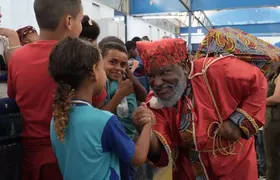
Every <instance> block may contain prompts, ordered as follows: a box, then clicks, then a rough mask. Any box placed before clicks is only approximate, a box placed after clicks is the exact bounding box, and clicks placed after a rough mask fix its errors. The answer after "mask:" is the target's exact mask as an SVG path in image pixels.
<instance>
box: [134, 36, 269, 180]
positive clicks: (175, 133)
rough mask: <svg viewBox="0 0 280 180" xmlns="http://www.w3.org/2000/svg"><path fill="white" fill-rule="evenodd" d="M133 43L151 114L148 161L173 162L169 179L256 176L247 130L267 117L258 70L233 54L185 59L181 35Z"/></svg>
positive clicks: (254, 129) (252, 131)
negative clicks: (144, 75)
mask: <svg viewBox="0 0 280 180" xmlns="http://www.w3.org/2000/svg"><path fill="white" fill-rule="evenodd" d="M137 48H138V50H139V52H140V54H141V57H142V59H143V61H144V66H145V71H146V73H147V75H148V77H149V83H150V86H151V88H152V90H153V91H152V92H151V93H150V94H149V96H148V99H147V104H148V106H149V107H150V108H151V109H152V111H153V112H154V114H155V116H156V124H155V125H154V126H153V138H152V140H151V147H150V152H149V160H150V161H151V162H153V164H154V165H155V166H157V167H163V166H167V165H168V163H172V164H173V179H175V180H182V179H184V180H194V179H196V180H204V179H205V180H207V179H208V180H248V179H250V180H257V179H258V177H257V162H256V152H255V147H254V138H252V136H253V135H254V134H256V133H257V132H258V129H259V128H260V127H261V126H263V124H264V121H265V108H266V93H267V81H266V78H265V77H264V75H263V74H262V72H261V71H260V70H259V69H258V68H257V67H255V66H253V65H251V64H249V63H247V62H244V61H241V60H239V59H237V58H236V57H234V56H232V55H228V56H221V57H219V58H214V57H213V58H208V57H206V58H201V59H197V60H194V61H192V62H187V52H186V44H185V42H184V41H183V40H181V39H164V40H160V41H155V42H138V44H137ZM134 116H141V114H134ZM141 123H142V122H135V124H141ZM139 127H140V126H139ZM138 130H139V131H141V129H140V128H138Z"/></svg>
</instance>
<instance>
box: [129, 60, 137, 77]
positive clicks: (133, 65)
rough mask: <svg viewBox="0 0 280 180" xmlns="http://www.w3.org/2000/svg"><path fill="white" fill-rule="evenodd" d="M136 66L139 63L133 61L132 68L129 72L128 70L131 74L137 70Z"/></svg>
mask: <svg viewBox="0 0 280 180" xmlns="http://www.w3.org/2000/svg"><path fill="white" fill-rule="evenodd" d="M138 65H139V62H138V61H137V60H133V63H132V67H131V70H130V71H131V72H132V74H133V73H134V71H135V70H136V69H137V67H138Z"/></svg>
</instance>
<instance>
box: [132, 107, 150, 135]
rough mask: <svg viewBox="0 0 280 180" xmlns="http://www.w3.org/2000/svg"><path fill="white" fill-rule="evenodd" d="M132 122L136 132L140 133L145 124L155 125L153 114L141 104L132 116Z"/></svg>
mask: <svg viewBox="0 0 280 180" xmlns="http://www.w3.org/2000/svg"><path fill="white" fill-rule="evenodd" d="M132 121H133V124H134V126H135V127H136V129H137V130H138V132H139V133H140V132H141V131H142V129H143V127H144V126H145V125H146V124H149V123H150V124H151V125H154V124H155V115H154V113H153V112H152V111H151V110H150V109H148V108H147V105H146V104H145V103H142V104H141V106H140V107H139V108H137V109H136V110H135V111H134V113H133V114H132Z"/></svg>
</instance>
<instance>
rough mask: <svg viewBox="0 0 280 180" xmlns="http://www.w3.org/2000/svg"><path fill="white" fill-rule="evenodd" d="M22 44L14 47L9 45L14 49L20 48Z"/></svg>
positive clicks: (10, 48) (9, 48)
mask: <svg viewBox="0 0 280 180" xmlns="http://www.w3.org/2000/svg"><path fill="white" fill-rule="evenodd" d="M20 47H21V45H18V46H12V47H9V46H8V47H7V49H8V50H13V49H17V48H20Z"/></svg>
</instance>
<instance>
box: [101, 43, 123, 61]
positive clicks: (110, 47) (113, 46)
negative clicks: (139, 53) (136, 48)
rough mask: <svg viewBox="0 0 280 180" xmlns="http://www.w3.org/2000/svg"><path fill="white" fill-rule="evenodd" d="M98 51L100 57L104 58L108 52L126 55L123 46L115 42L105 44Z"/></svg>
mask: <svg viewBox="0 0 280 180" xmlns="http://www.w3.org/2000/svg"><path fill="white" fill-rule="evenodd" d="M100 49H101V53H102V57H104V56H106V55H107V53H108V51H109V50H118V51H120V52H122V53H125V54H127V50H126V49H125V46H123V45H121V44H119V43H116V42H110V43H105V44H104V45H103V46H102V47H101V48H100Z"/></svg>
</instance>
